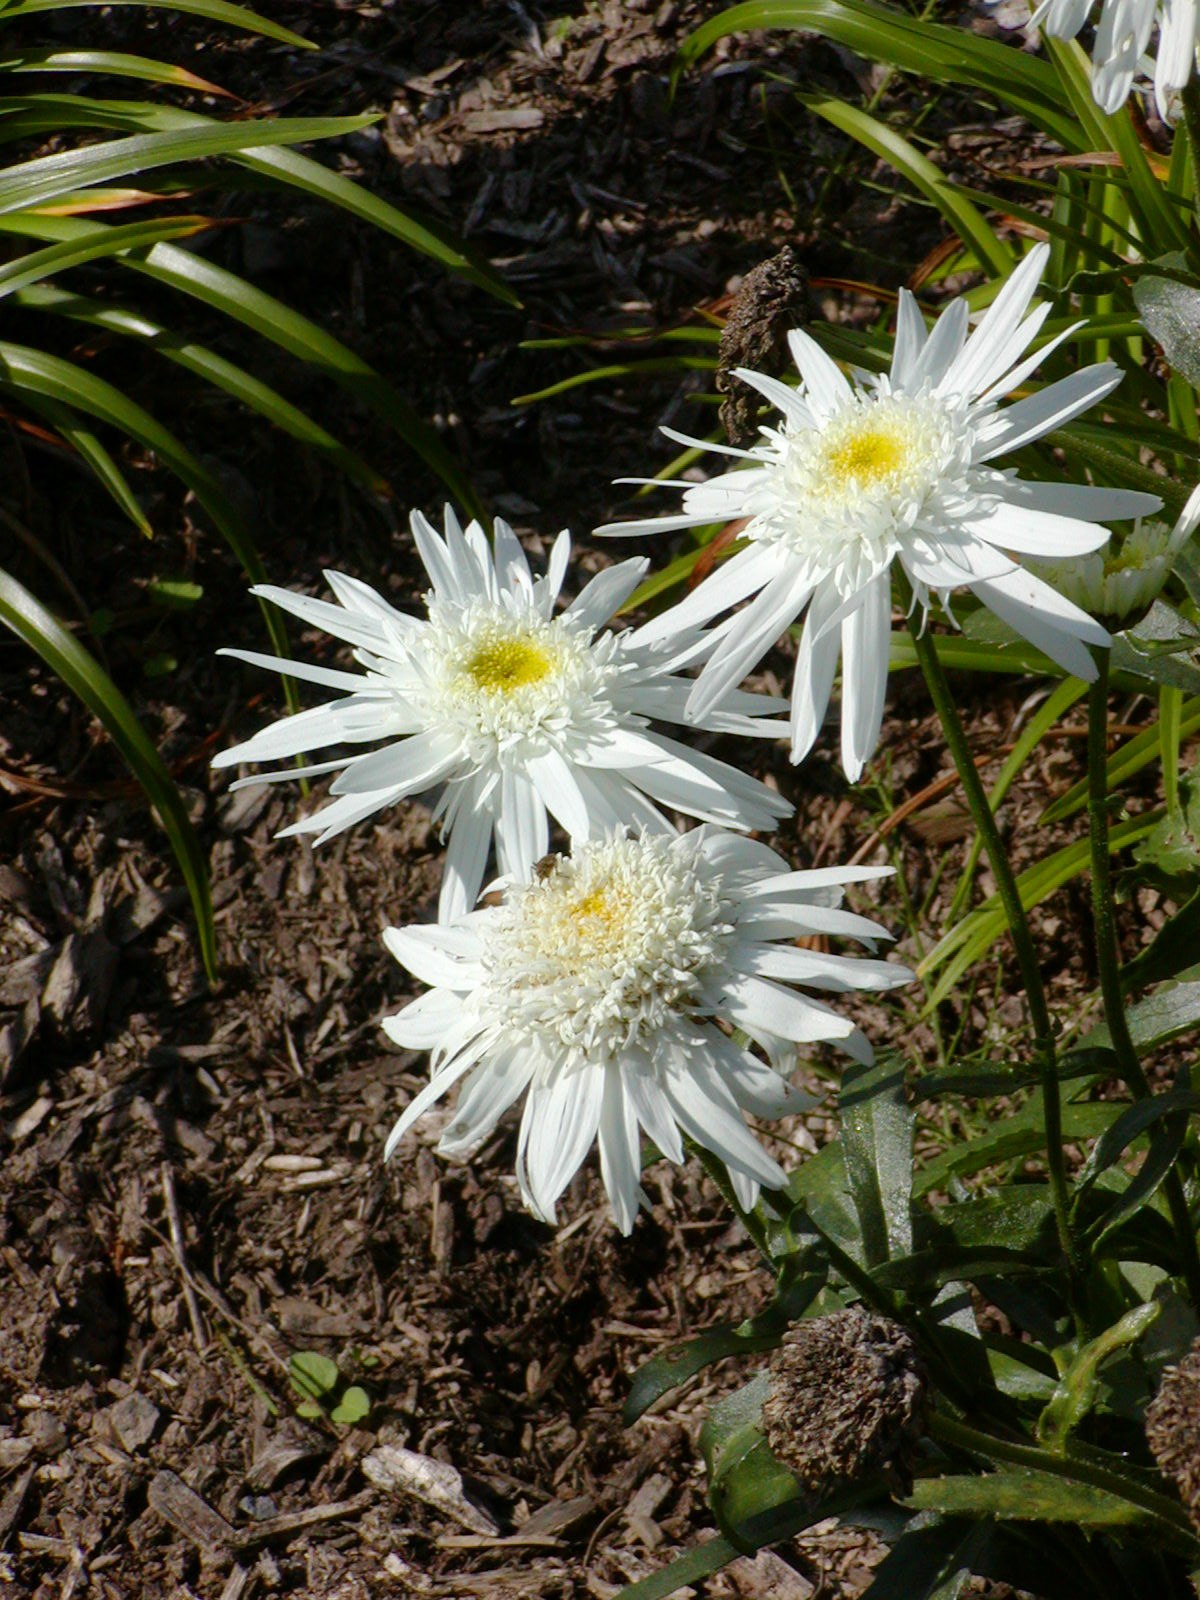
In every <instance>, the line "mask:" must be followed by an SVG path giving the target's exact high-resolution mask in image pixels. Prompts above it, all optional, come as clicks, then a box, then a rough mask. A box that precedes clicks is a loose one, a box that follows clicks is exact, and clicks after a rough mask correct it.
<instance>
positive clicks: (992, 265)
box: [796, 94, 1016, 278]
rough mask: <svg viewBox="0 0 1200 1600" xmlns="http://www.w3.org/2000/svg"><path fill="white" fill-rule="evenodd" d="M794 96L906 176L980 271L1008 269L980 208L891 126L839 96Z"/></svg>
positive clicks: (1010, 259)
mask: <svg viewBox="0 0 1200 1600" xmlns="http://www.w3.org/2000/svg"><path fill="white" fill-rule="evenodd" d="M796 98H797V99H798V100H799V101H800V103H801V104H802V105H804V106H806V107H807V108H808V110H809V111H812V112H814V113H815V114H816V115H817V116H819V117H824V119H825V121H826V122H830V123H832V124H833V126H834V127H835V128H840V129H841V131H842V132H843V133H846V134H849V135H850V137H851V138H852V139H855V140H857V141H858V143H859V144H861V145H863V146H864V147H865V148H866V149H868V150H870V151H871V152H872V153H873V154H875V155H877V156H879V157H880V158H881V159H882V160H884V161H886V162H887V163H888V165H889V166H890V167H892V168H893V169H894V170H895V171H896V172H898V173H899V174H900V176H901V177H903V178H907V180H908V181H909V183H911V184H912V185H913V187H914V188H915V189H916V190H917V191H918V193H920V194H922V195H924V196H925V198H926V199H927V200H929V201H930V202H931V203H932V204H933V205H935V206H936V207H937V209H938V211H939V212H940V213H941V215H942V217H943V218H944V219H945V221H946V222H947V224H948V225H949V226H950V227H951V228H953V230H954V232H955V233H957V234H958V236H959V238H960V239H961V240H962V241H963V243H964V244H965V245H966V246H967V248H968V249H969V250H970V251H971V252H972V254H973V255H974V256H975V259H976V260H977V261H978V263H979V265H980V266H981V267H983V268H984V269H985V271H987V272H989V273H990V274H991V275H992V276H994V277H998V278H1004V277H1007V275H1008V274H1009V273H1010V272H1011V271H1012V269H1013V267H1014V265H1015V262H1016V258H1015V257H1014V255H1013V252H1012V250H1011V249H1010V248H1009V246H1008V245H1007V244H1005V242H1004V240H1003V239H1001V238H1000V236H999V234H998V233H997V232H996V230H995V229H994V228H993V227H992V226H991V224H990V223H989V222H988V221H987V219H986V218H985V217H984V215H983V213H982V212H980V211H978V210H976V208H975V207H974V206H973V205H972V204H971V202H970V201H969V200H967V199H964V198H963V195H962V191H961V190H960V188H959V187H958V185H957V184H955V183H953V182H952V181H951V180H950V179H949V178H947V177H946V174H945V173H944V172H942V171H941V170H940V168H938V167H935V166H934V164H933V162H932V161H930V160H929V158H928V157H927V156H923V155H922V154H921V152H920V151H919V150H917V149H916V148H915V147H914V146H913V145H911V144H910V143H909V142H908V140H907V139H904V138H902V137H901V136H900V134H898V133H897V132H896V131H895V129H893V128H889V127H888V126H887V124H886V123H883V122H880V121H878V119H877V118H875V117H871V116H868V115H867V113H866V112H865V111H860V110H859V109H858V108H857V107H856V106H848V105H847V104H846V103H845V102H844V101H842V100H834V99H830V98H827V97H825V96H821V95H810V94H797V97H796Z"/></svg>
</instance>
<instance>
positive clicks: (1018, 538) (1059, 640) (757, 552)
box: [599, 245, 1161, 779]
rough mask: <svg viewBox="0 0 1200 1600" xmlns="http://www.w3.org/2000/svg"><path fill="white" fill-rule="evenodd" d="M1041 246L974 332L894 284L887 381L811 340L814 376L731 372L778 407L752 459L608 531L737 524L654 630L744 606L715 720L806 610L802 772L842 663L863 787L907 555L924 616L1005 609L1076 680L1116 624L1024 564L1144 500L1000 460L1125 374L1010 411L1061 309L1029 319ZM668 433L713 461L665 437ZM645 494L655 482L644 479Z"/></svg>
mask: <svg viewBox="0 0 1200 1600" xmlns="http://www.w3.org/2000/svg"><path fill="white" fill-rule="evenodd" d="M1047 254H1048V250H1047V247H1046V246H1045V245H1038V246H1036V247H1035V248H1034V249H1033V250H1031V251H1030V253H1029V254H1028V256H1027V257H1026V258H1025V260H1024V261H1023V262H1022V263H1021V265H1020V266H1019V267H1018V268H1017V269H1016V271H1015V272H1014V273H1013V274H1012V276H1011V277H1010V278H1009V280H1008V282H1007V283H1006V284H1005V285H1004V287H1003V288H1002V289H1001V291H1000V293H999V294H998V295H997V297H996V299H995V301H994V302H993V304H992V305H991V307H990V308H989V309H988V311H987V312H985V314H984V315H983V316H982V317H981V318H980V320H979V323H978V325H977V326H976V327H975V328H974V329H973V330H971V329H970V328H969V326H968V315H967V306H966V302H965V301H963V300H955V301H952V302H951V304H950V305H948V306H947V307H946V308H945V310H944V311H943V312H942V314H941V316H940V317H939V318H938V320H937V322H936V323H935V324H934V326H933V328H932V329H931V330H929V331H928V332H927V331H926V327H925V323H924V320H923V318H922V316H921V313H920V311H919V309H918V307H917V302H916V300H915V299H914V298H913V297H912V295H910V294H909V293H907V291H903V290H902V291H901V294H900V305H899V311H898V320H897V326H896V342H895V352H894V355H893V358H892V365H891V370H890V372H888V373H887V374H884V375H881V376H872V375H869V374H867V373H855V374H854V376H853V381H852V380H851V379H849V378H847V377H846V376H845V375H844V374H843V373H842V371H841V369H840V368H839V367H838V366H837V365H836V364H835V363H834V362H833V361H832V360H831V359H830V357H829V356H827V355H826V354H825V352H824V351H823V350H822V349H821V347H820V345H818V344H817V343H816V341H815V340H814V339H812V338H811V337H810V336H809V335H808V334H806V333H804V332H802V331H800V330H795V331H794V332H793V333H792V334H791V335H790V338H789V342H790V345H791V349H792V354H793V356H794V358H795V361H796V364H797V366H798V368H799V369H800V375H801V379H802V382H801V384H800V387H799V388H796V389H793V388H791V387H789V386H788V385H787V384H786V383H783V382H781V381H780V380H778V379H776V378H771V377H767V376H765V375H764V374H763V373H759V372H752V371H749V370H748V369H740V370H739V372H738V376H739V377H740V378H742V379H743V380H744V381H745V382H746V383H748V384H750V385H751V386H752V387H754V388H755V389H757V390H758V391H759V393H760V394H761V395H763V397H764V398H765V399H767V400H769V401H770V402H771V404H772V405H774V406H776V407H777V408H778V410H779V411H780V412H781V413H782V415H781V418H780V420H779V422H778V423H777V424H776V425H775V426H772V427H763V428H762V429H761V433H762V440H761V442H760V443H759V444H756V445H754V446H753V447H752V448H751V449H749V450H738V449H734V448H732V447H731V446H720V447H719V449H720V451H721V453H722V454H725V455H730V456H735V457H740V458H741V459H742V461H743V462H744V465H741V466H739V467H737V468H735V469H734V470H733V471H730V472H726V473H722V474H721V475H719V476H717V477H714V478H710V479H709V480H708V481H707V482H706V483H701V484H685V483H680V484H677V485H675V487H678V488H682V489H683V490H684V495H683V509H682V511H681V512H679V513H676V514H674V515H668V516H663V517H656V518H650V519H648V520H646V521H641V522H622V523H610V524H609V525H608V526H606V527H604V528H601V529H600V530H599V532H601V533H605V534H637V533H657V532H665V531H669V530H673V529H676V528H690V527H699V526H703V525H705V524H708V523H714V522H732V521H734V520H735V519H738V520H741V519H744V522H745V525H744V526H743V527H742V528H741V530H740V537H741V538H742V539H743V540H744V541H746V542H745V545H744V547H743V548H742V549H741V550H739V551H738V552H737V553H736V554H735V555H734V556H732V557H731V558H730V559H729V560H728V561H726V562H725V563H724V564H723V565H722V566H721V567H720V568H719V569H718V570H717V571H716V572H715V573H713V574H712V575H711V576H709V577H708V578H706V579H705V580H704V582H702V583H701V584H699V585H698V586H697V587H696V588H695V589H694V590H693V591H692V592H691V593H690V594H689V595H687V596H686V597H685V598H684V599H683V600H682V601H680V602H679V603H678V604H677V605H676V606H674V607H672V608H671V609H670V610H668V611H666V612H663V613H662V614H661V615H660V616H658V617H656V618H655V619H654V620H653V621H652V622H651V623H649V624H647V626H646V627H645V628H644V629H643V630H642V637H643V638H645V639H656V640H660V641H662V642H664V643H665V642H669V641H670V640H671V638H672V637H673V635H674V634H675V632H676V631H678V632H679V633H680V635H681V636H682V637H689V638H690V637H691V636H692V630H694V629H695V628H697V627H700V626H703V625H705V624H707V623H710V622H711V621H712V620H713V618H714V617H717V616H718V615H719V614H720V613H722V612H725V611H729V610H730V608H732V607H734V606H737V605H738V604H739V603H740V602H741V601H749V604H748V605H746V606H745V607H744V608H743V609H741V610H738V611H734V612H733V613H732V615H730V616H728V617H727V618H726V619H725V620H724V621H723V622H721V623H719V624H718V625H717V626H716V627H715V628H713V629H712V630H711V632H710V638H711V639H712V649H711V654H710V655H709V657H708V659H707V662H706V664H705V666H704V668H703V671H702V672H701V673H700V676H699V678H698V679H697V681H696V685H695V687H694V689H693V690H692V693H691V695H690V697H689V700H688V712H689V714H690V715H694V716H695V717H697V718H703V717H706V716H709V715H711V713H712V712H713V711H714V710H715V709H716V708H718V707H719V706H720V705H721V704H722V703H723V701H724V697H725V696H726V695H727V694H729V693H730V692H731V691H733V690H734V689H735V687H736V685H737V684H738V683H739V682H740V681H741V679H742V677H743V676H744V675H745V674H746V672H747V671H749V670H750V668H752V667H753V666H754V664H755V663H756V662H757V661H758V660H760V659H761V657H762V656H763V655H764V654H765V653H766V651H767V650H769V649H770V648H771V646H772V645H773V644H774V643H775V642H776V640H777V639H778V638H779V636H780V635H781V634H782V633H783V631H784V630H785V629H786V628H787V627H788V626H789V624H790V623H792V622H793V621H795V619H796V618H797V617H799V616H800V615H801V613H803V612H805V611H807V619H806V623H805V627H804V632H803V635H802V637H801V641H800V648H799V651H798V654H797V660H796V670H795V679H794V686H793V692H792V759H793V761H800V760H801V759H802V758H803V757H804V756H805V755H806V754H807V753H808V751H809V750H810V749H811V748H812V745H813V743H814V741H815V739H816V737H817V734H818V732H819V730H820V727H821V723H822V721H823V719H824V716H825V712H826V709H827V707H828V703H829V696H830V691H831V688H832V685H833V677H834V672H835V669H836V667H837V662H838V656H839V652H840V655H841V659H842V762H843V765H844V766H845V769H846V772H847V774H848V775H849V776H850V778H851V779H857V778H858V777H859V776H860V775H861V773H862V769H863V766H864V764H865V762H866V761H867V760H868V759H869V758H870V756H871V754H872V752H873V751H874V749H875V746H876V744H877V743H878V741H879V731H880V726H881V723H882V718H883V703H884V695H885V692H886V688H887V673H888V653H889V645H890V636H891V610H892V596H891V575H890V569H891V565H892V562H893V561H899V562H900V564H901V566H902V567H903V569H904V571H905V572H906V574H907V576H908V580H909V583H910V585H911V588H912V592H913V596H914V604H916V605H918V606H921V607H923V608H924V609H925V610H928V608H929V605H930V602H931V596H933V595H937V596H938V597H939V598H940V599H941V601H942V603H943V605H945V604H946V602H947V600H948V597H949V592H950V591H951V590H952V589H955V588H959V587H966V588H969V589H971V590H972V591H973V592H974V593H975V594H976V595H977V596H978V597H979V599H980V600H982V601H983V602H984V604H985V605H987V606H989V607H990V608H991V610H992V611H994V612H995V613H996V614H997V616H999V617H1001V618H1002V619H1003V620H1004V621H1005V622H1007V623H1009V624H1010V625H1011V626H1012V627H1014V628H1015V629H1016V630H1017V631H1018V632H1020V633H1021V634H1023V635H1024V636H1025V637H1026V638H1027V639H1029V640H1031V641H1032V643H1034V644H1036V645H1037V646H1038V647H1039V648H1040V649H1041V650H1043V651H1044V652H1045V653H1046V654H1047V655H1048V656H1050V657H1051V658H1052V659H1053V660H1054V661H1056V662H1058V664H1059V665H1060V666H1062V667H1064V668H1065V669H1066V670H1067V671H1068V672H1072V673H1075V674H1076V675H1077V676H1079V677H1082V678H1089V677H1093V676H1094V675H1095V664H1094V663H1093V661H1092V658H1091V655H1090V653H1089V649H1088V646H1089V645H1105V644H1107V643H1108V642H1109V639H1108V634H1107V633H1106V632H1105V630H1104V629H1103V628H1102V627H1101V626H1100V625H1099V624H1098V623H1097V622H1096V621H1095V620H1094V619H1093V618H1091V617H1089V616H1087V615H1086V613H1084V612H1083V611H1081V610H1080V609H1079V608H1078V607H1077V606H1075V605H1072V604H1071V603H1070V602H1069V601H1067V600H1065V599H1064V598H1063V597H1062V596H1061V595H1060V594H1058V593H1056V592H1055V590H1054V589H1052V588H1051V587H1050V586H1049V585H1048V584H1047V583H1045V582H1043V581H1042V580H1041V579H1040V578H1038V577H1036V576H1034V575H1033V574H1032V573H1030V572H1029V571H1027V570H1025V569H1024V568H1023V567H1022V566H1021V565H1020V564H1019V563H1018V561H1017V560H1016V559H1015V556H1060V555H1072V554H1077V553H1082V552H1085V551H1089V550H1094V549H1096V548H1097V547H1098V546H1100V545H1102V544H1103V543H1104V542H1105V540H1106V539H1107V538H1108V536H1109V534H1108V529H1107V528H1105V527H1103V526H1101V525H1100V524H1101V522H1102V521H1103V520H1107V519H1110V518H1124V517H1132V516H1138V515H1140V514H1142V513H1145V512H1150V511H1154V510H1156V509H1157V508H1158V506H1159V505H1160V504H1161V502H1160V501H1159V500H1158V499H1157V498H1156V497H1155V496H1154V495H1148V494H1138V493H1133V492H1130V491H1128V490H1124V489H1101V488H1092V487H1090V486H1087V485H1082V484H1068V483H1025V482H1022V481H1021V480H1020V479H1019V478H1018V477H1017V476H1016V473H1015V471H1014V470H1013V469H1012V468H1006V469H1000V468H998V467H995V466H993V465H992V463H993V462H994V461H995V460H996V458H997V457H999V456H1002V455H1005V454H1008V453H1010V452H1012V451H1014V450H1017V449H1019V448H1020V447H1021V446H1022V445H1025V444H1028V443H1030V441H1032V440H1034V439H1039V438H1041V437H1042V436H1043V435H1044V434H1047V433H1049V432H1051V431H1052V430H1053V429H1056V428H1061V427H1062V426H1064V424H1066V423H1068V422H1070V421H1071V420H1072V419H1073V418H1075V417H1077V416H1079V415H1080V413H1081V412H1084V411H1086V410H1087V409H1088V408H1089V407H1090V406H1094V405H1096V404H1097V403H1098V402H1099V401H1101V400H1103V398H1104V397H1105V395H1107V394H1108V393H1109V391H1110V390H1112V389H1113V388H1114V387H1115V386H1116V384H1117V383H1118V382H1119V381H1120V377H1121V373H1120V369H1119V368H1118V367H1117V366H1115V365H1114V364H1113V363H1112V362H1102V363H1100V364H1099V365H1097V366H1092V367H1087V368H1085V369H1084V370H1082V371H1079V372H1074V373H1072V374H1071V375H1070V376H1069V377H1066V378H1061V379H1059V380H1058V381H1057V382H1055V383H1051V384H1048V385H1047V386H1046V387H1045V388H1043V389H1040V390H1037V391H1036V392H1034V393H1032V394H1029V395H1026V396H1025V397H1024V398H1023V399H1020V400H1017V401H1016V402H1015V404H1013V405H1010V406H1007V407H1005V408H1003V409H1001V407H1000V401H1001V400H1002V399H1003V398H1004V397H1005V396H1006V395H1008V394H1010V393H1011V392H1012V391H1013V390H1015V389H1017V388H1018V387H1020V386H1021V385H1023V384H1024V383H1025V381H1026V380H1027V379H1028V377H1029V376H1030V374H1031V373H1032V372H1033V370H1034V368H1035V367H1036V366H1037V364H1038V362H1039V360H1040V359H1041V357H1042V356H1043V355H1045V354H1046V353H1047V352H1048V351H1049V350H1050V349H1053V348H1054V346H1055V344H1057V343H1060V342H1061V341H1062V340H1063V339H1065V338H1066V337H1068V335H1069V333H1070V332H1072V331H1074V330H1072V329H1068V330H1066V332H1064V333H1061V334H1059V336H1058V338H1057V339H1055V340H1052V341H1051V343H1050V344H1049V345H1047V346H1046V347H1045V349H1044V350H1042V351H1041V352H1040V353H1038V354H1036V355H1034V356H1029V355H1028V354H1027V351H1028V349H1029V346H1030V345H1031V344H1032V342H1033V340H1034V339H1035V337H1036V336H1037V334H1038V332H1039V330H1040V328H1041V326H1042V323H1043V322H1044V321H1045V318H1046V315H1047V313H1048V311H1049V306H1048V305H1045V306H1041V307H1039V308H1038V309H1037V310H1035V311H1033V312H1029V305H1030V301H1031V300H1032V299H1033V296H1034V293H1035V291H1036V289H1037V283H1038V278H1039V276H1040V274H1041V271H1042V268H1043V267H1044V265H1045V262H1046V258H1047ZM663 431H664V432H665V433H667V434H668V435H669V436H670V437H671V438H672V439H675V440H677V441H679V442H681V443H686V444H689V445H694V446H698V447H699V448H700V449H708V448H718V447H712V446H709V445H706V444H705V442H704V441H703V440H698V439H689V438H687V437H686V436H685V435H683V434H678V433H675V432H674V431H673V430H671V429H664V430H663ZM638 481H647V480H638Z"/></svg>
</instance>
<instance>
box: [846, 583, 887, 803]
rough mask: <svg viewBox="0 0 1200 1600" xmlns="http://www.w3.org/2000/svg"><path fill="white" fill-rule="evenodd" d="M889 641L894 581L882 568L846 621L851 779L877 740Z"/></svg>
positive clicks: (854, 780)
mask: <svg viewBox="0 0 1200 1600" xmlns="http://www.w3.org/2000/svg"><path fill="white" fill-rule="evenodd" d="M891 643H892V583H891V577H890V575H889V574H888V573H881V574H880V576H879V577H878V578H874V579H873V580H872V581H871V582H870V583H869V584H868V585H867V587H866V590H865V591H864V597H863V602H862V604H861V605H860V606H859V608H858V610H857V611H852V612H851V613H850V615H849V616H848V617H847V618H846V620H845V622H843V623H842V766H843V767H844V768H845V769H846V776H847V777H848V778H849V779H850V782H851V783H857V782H858V780H859V778H860V777H861V776H862V770H863V767H864V766H865V765H866V763H867V762H868V761H869V760H870V759H871V757H872V756H873V755H874V754H875V747H876V745H877V744H878V743H879V731H880V729H881V728H882V726H883V702H884V700H885V698H886V697H887V684H888V662H889V658H890V652H891Z"/></svg>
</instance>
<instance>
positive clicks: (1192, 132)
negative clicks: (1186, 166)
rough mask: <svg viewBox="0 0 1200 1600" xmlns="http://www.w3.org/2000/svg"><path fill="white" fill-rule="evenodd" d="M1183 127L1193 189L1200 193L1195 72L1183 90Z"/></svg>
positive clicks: (1199, 87) (1199, 99) (1199, 104)
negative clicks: (1189, 155)
mask: <svg viewBox="0 0 1200 1600" xmlns="http://www.w3.org/2000/svg"><path fill="white" fill-rule="evenodd" d="M1183 127H1184V132H1185V133H1186V135H1187V142H1188V149H1189V151H1190V152H1191V157H1192V184H1193V191H1194V192H1195V193H1198V194H1200V82H1198V81H1197V79H1196V75H1195V73H1193V74H1192V76H1191V78H1190V79H1189V81H1188V83H1187V85H1186V86H1185V88H1184V91H1183Z"/></svg>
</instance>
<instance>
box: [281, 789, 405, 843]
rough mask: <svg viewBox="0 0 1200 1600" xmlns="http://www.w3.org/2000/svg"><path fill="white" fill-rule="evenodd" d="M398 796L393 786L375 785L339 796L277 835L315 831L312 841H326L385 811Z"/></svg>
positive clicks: (293, 834) (295, 834) (283, 835)
mask: <svg viewBox="0 0 1200 1600" xmlns="http://www.w3.org/2000/svg"><path fill="white" fill-rule="evenodd" d="M395 798H396V791H395V790H394V789H372V790H371V792H370V793H369V794H346V795H343V796H342V797H341V799H340V800H335V801H334V802H333V804H332V805H328V806H323V807H322V808H321V810H320V811H316V812H314V813H313V814H312V816H310V817H301V818H300V820H299V822H293V823H290V824H289V825H288V826H287V827H286V828H280V830H279V832H278V833H277V834H276V835H275V837H276V838H277V839H290V838H294V837H296V836H298V835H301V834H308V833H315V834H316V835H317V837H316V838H315V839H314V840H313V844H314V845H322V844H326V843H328V841H329V840H330V839H333V838H336V836H337V835H338V834H339V833H344V832H345V831H346V829H347V828H352V827H354V825H355V823H356V822H362V821H363V820H364V819H365V818H366V817H369V816H371V815H372V814H373V813H374V812H376V811H382V809H383V807H384V806H389V805H391V803H392V801H393V800H395Z"/></svg>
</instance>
